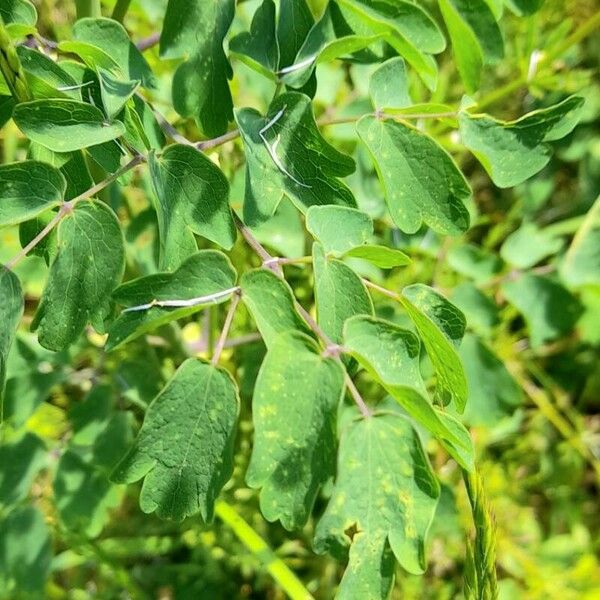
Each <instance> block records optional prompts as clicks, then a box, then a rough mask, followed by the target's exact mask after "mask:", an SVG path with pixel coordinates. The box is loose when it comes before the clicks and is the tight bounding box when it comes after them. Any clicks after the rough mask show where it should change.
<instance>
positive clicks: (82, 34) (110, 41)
mask: <svg viewBox="0 0 600 600" xmlns="http://www.w3.org/2000/svg"><path fill="white" fill-rule="evenodd" d="M73 38H74V40H77V41H79V42H84V43H87V44H90V45H91V46H94V47H96V48H99V49H100V50H101V51H102V52H104V53H106V55H108V56H109V57H110V58H111V60H112V61H114V63H116V65H117V66H118V68H119V70H120V74H121V75H122V76H123V79H125V80H128V81H141V82H142V85H143V86H144V87H154V85H155V84H156V80H155V77H154V74H153V73H152V70H151V69H150V66H149V65H148V63H147V62H146V59H145V58H144V56H143V55H142V53H141V52H140V51H139V50H138V49H137V47H136V45H135V44H134V43H132V42H131V40H130V39H129V35H128V34H127V31H126V30H125V28H124V27H123V25H121V23H119V22H117V21H116V20H114V19H105V18H97V19H91V18H84V19H78V20H77V21H76V22H75V24H74V25H73ZM98 66H100V67H104V68H105V69H109V70H113V69H111V68H110V67H108V66H105V65H103V64H98V65H94V67H98Z"/></svg>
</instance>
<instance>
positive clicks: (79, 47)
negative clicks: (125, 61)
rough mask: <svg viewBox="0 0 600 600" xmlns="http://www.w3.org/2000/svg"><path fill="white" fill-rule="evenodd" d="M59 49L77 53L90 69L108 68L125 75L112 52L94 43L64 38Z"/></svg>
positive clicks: (68, 52) (67, 52)
mask: <svg viewBox="0 0 600 600" xmlns="http://www.w3.org/2000/svg"><path fill="white" fill-rule="evenodd" d="M58 49H59V50H60V51H61V52H64V53H66V54H75V55H77V56H79V58H81V60H82V61H83V62H84V63H85V65H86V66H87V67H89V69H90V71H96V69H107V70H109V71H111V72H115V73H118V74H119V75H121V76H122V77H124V75H123V73H122V71H121V69H120V67H119V65H118V64H117V62H116V61H115V60H114V58H113V57H112V55H111V54H110V52H108V53H107V52H106V51H104V50H102V49H100V48H98V47H97V46H95V45H94V44H89V43H88V42H80V41H77V40H64V41H62V42H59V44H58Z"/></svg>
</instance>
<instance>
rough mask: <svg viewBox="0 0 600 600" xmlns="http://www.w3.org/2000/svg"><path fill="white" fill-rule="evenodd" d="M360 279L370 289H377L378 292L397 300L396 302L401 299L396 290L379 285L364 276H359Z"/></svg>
mask: <svg viewBox="0 0 600 600" xmlns="http://www.w3.org/2000/svg"><path fill="white" fill-rule="evenodd" d="M360 279H361V281H362V282H363V283H364V284H365V285H366V286H367V287H370V288H371V289H373V290H376V291H378V292H379V293H380V294H383V295H384V296H388V298H392V299H394V300H397V301H398V302H400V301H401V296H400V294H397V293H396V292H392V291H391V290H388V289H386V288H384V287H381V286H380V285H377V284H376V283H373V282H372V281H369V280H368V279H365V278H364V277H361V278H360Z"/></svg>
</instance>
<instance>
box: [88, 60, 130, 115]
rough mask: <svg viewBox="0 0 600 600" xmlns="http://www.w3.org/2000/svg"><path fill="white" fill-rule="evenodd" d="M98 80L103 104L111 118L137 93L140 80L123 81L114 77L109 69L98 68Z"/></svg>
mask: <svg viewBox="0 0 600 600" xmlns="http://www.w3.org/2000/svg"><path fill="white" fill-rule="evenodd" d="M98 81H99V82H100V89H101V90H102V104H103V106H104V110H105V111H106V114H107V116H108V118H109V119H112V118H113V117H115V116H116V115H117V114H118V113H119V112H121V109H122V108H123V107H124V106H125V104H126V103H127V101H128V100H129V98H131V96H133V94H135V91H136V90H137V88H138V86H139V85H140V82H139V81H122V80H120V79H117V78H115V77H113V76H112V75H111V74H110V72H109V71H106V70H105V69H102V68H99V69H98Z"/></svg>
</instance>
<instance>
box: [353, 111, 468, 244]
mask: <svg viewBox="0 0 600 600" xmlns="http://www.w3.org/2000/svg"><path fill="white" fill-rule="evenodd" d="M356 129H357V131H358V135H359V136H360V138H361V140H362V141H363V142H364V143H365V144H366V146H367V148H368V149H369V152H370V153H371V155H372V156H373V160H374V161H375V166H376V168H377V172H378V174H379V178H380V180H381V182H382V184H383V187H384V190H385V197H386V201H387V205H388V209H389V211H390V215H391V217H392V219H393V220H394V222H395V223H396V225H398V227H399V228H400V229H401V230H402V231H404V232H406V233H415V232H416V231H418V230H419V228H420V227H421V224H422V223H423V222H425V223H426V224H427V225H429V227H431V228H432V229H434V230H435V231H437V232H439V233H443V234H449V235H457V234H459V233H462V232H464V231H466V230H467V229H468V227H469V213H468V211H467V209H466V207H465V205H464V202H465V201H466V200H467V199H468V198H470V196H471V189H470V188H469V184H468V183H467V181H466V179H465V178H464V176H463V174H462V173H461V172H460V170H459V169H458V167H457V166H456V164H455V163H454V161H453V160H452V158H451V156H450V155H449V154H448V153H447V152H446V151H445V150H444V149H443V148H442V147H441V146H439V145H438V144H437V143H436V142H435V141H434V140H433V139H432V138H430V137H429V136H428V135H426V134H424V133H422V132H421V131H419V130H417V129H415V128H414V127H412V126H410V125H408V124H406V123H402V122H397V121H392V120H379V119H377V118H376V117H374V116H364V117H363V118H362V119H360V121H359V122H358V124H357V127H356Z"/></svg>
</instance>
